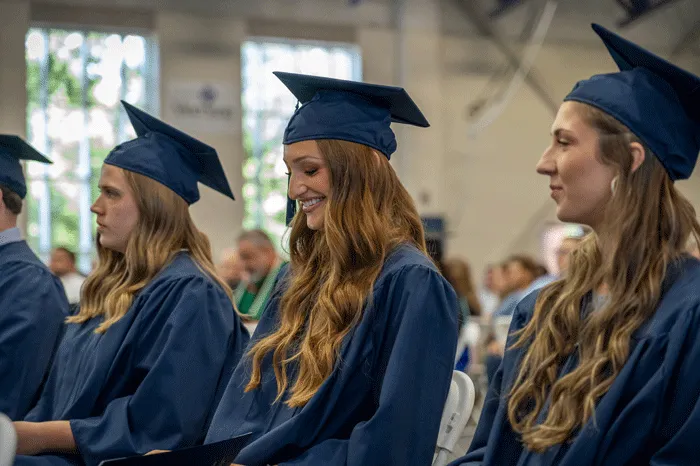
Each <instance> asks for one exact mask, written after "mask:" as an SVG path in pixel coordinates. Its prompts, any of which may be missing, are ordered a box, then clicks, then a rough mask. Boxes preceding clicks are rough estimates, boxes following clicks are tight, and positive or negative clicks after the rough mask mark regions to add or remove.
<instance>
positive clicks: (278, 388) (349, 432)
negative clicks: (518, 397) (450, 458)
mask: <svg viewBox="0 0 700 466" xmlns="http://www.w3.org/2000/svg"><path fill="white" fill-rule="evenodd" d="M275 74H276V75H277V76H278V77H279V78H280V79H281V80H282V81H283V82H284V83H285V85H287V87H288V88H289V89H290V90H291V91H292V93H293V94H294V95H295V96H296V97H297V98H298V99H299V101H300V102H302V103H303V105H302V106H301V107H300V108H299V109H298V110H297V111H296V112H295V114H294V115H293V116H292V118H291V120H290V122H289V125H288V127H287V129H286V131H285V136H284V144H285V145H284V161H285V163H286V165H287V167H288V168H289V173H290V180H289V196H290V198H291V199H293V200H294V201H296V202H298V203H299V204H300V205H301V210H300V211H299V212H297V213H296V215H295V216H294V217H293V220H291V232H290V263H289V266H288V267H286V268H285V269H283V270H282V271H281V272H280V277H279V280H278V286H277V287H276V290H275V292H274V293H273V295H272V296H271V298H270V301H269V303H268V305H267V307H266V309H265V311H264V312H263V315H262V320H261V321H260V323H259V325H258V327H257V329H256V332H255V334H254V336H253V338H252V340H251V345H250V347H249V350H248V352H247V355H246V356H244V358H243V359H242V360H241V362H240V364H239V365H238V367H237V368H236V370H235V372H234V374H233V377H232V378H231V381H230V383H229V386H228V388H227V389H226V392H225V393H224V396H223V398H222V400H221V403H220V404H219V407H218V409H217V411H216V414H215V415H214V419H213V421H212V424H211V427H210V429H209V433H208V434H207V438H206V442H216V441H219V440H223V439H228V438H231V437H234V436H235V435H238V434H243V433H246V432H252V433H253V436H252V441H251V442H250V443H249V444H248V445H247V446H246V447H245V448H244V449H243V451H242V452H241V453H240V454H239V456H238V457H237V459H236V463H238V464H243V465H246V466H253V465H266V464H285V465H286V464H295V465H302V464H303V465H321V464H322V465H331V466H332V465H360V464H361V465H363V466H372V465H382V466H387V465H401V466H407V465H409V466H410V465H416V466H418V465H425V464H429V463H430V462H431V458H432V456H433V452H434V449H435V442H436V440H437V434H438V429H439V426H440V417H441V414H442V408H443V405H444V403H445V399H446V397H447V392H448V390H449V386H450V380H451V373H452V366H453V362H454V353H455V348H456V342H457V318H458V314H459V303H458V301H457V297H456V295H455V293H454V290H453V289H452V287H451V286H450V285H449V284H448V283H447V281H446V280H445V279H444V278H443V277H442V276H441V275H440V273H439V272H438V271H437V268H436V266H435V265H434V264H433V262H432V261H431V260H430V259H429V257H428V256H427V253H426V249H425V240H424V234H423V227H422V224H421V220H420V218H419V216H418V213H417V211H416V208H415V206H414V203H413V201H412V199H411V197H410V196H409V194H408V192H407V191H406V189H405V188H404V187H403V186H402V185H401V182H400V181H399V180H398V177H397V175H396V173H395V172H394V170H393V169H392V167H391V165H390V164H389V156H390V155H391V154H392V153H393V152H394V150H395V149H396V140H395V137H394V133H393V131H392V130H391V128H390V122H391V121H392V120H394V121H401V122H404V123H409V124H414V125H419V126H427V121H425V119H424V117H423V115H422V114H421V113H420V111H419V110H418V108H417V107H416V106H415V104H414V103H413V101H412V100H411V99H410V97H409V96H408V94H406V92H405V91H404V90H403V89H400V88H394V87H389V86H379V85H371V84H364V83H357V82H351V81H342V80H334V79H329V78H320V77H315V76H305V75H296V74H289V73H275Z"/></svg>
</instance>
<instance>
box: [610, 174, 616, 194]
mask: <svg viewBox="0 0 700 466" xmlns="http://www.w3.org/2000/svg"><path fill="white" fill-rule="evenodd" d="M616 189H617V177H615V178H613V179H612V181H610V191H611V192H612V193H613V194H615V190H616Z"/></svg>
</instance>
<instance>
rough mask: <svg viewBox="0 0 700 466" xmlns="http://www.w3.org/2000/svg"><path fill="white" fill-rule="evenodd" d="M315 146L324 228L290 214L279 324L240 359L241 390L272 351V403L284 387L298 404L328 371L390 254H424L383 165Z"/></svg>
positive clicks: (350, 150)
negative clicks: (243, 371)
mask: <svg viewBox="0 0 700 466" xmlns="http://www.w3.org/2000/svg"><path fill="white" fill-rule="evenodd" d="M317 144H318V148H319V151H320V153H321V155H322V157H323V159H324V161H325V163H326V165H327V166H328V169H329V172H330V175H329V176H330V190H331V192H330V195H329V196H328V202H327V206H326V210H325V214H324V215H325V217H324V228H323V230H322V231H313V230H311V229H309V228H308V227H307V225H306V218H305V216H304V214H303V212H297V214H296V216H295V217H294V219H293V221H292V223H291V233H290V273H289V276H288V278H287V282H286V289H285V291H284V293H283V295H282V298H281V302H280V312H279V321H280V322H279V326H278V327H277V330H276V331H274V332H273V333H271V334H270V335H267V336H266V337H264V338H262V339H261V340H260V341H258V342H257V343H255V345H254V346H253V347H252V348H251V350H250V351H249V353H248V355H249V357H250V358H251V363H252V372H251V378H250V381H249V383H248V385H247V386H246V391H250V390H254V389H256V388H257V387H259V386H260V381H261V378H262V369H261V365H262V361H263V358H264V357H265V356H266V355H267V354H269V353H272V365H273V368H274V372H275V378H276V380H277V390H278V395H277V400H276V401H279V400H280V399H281V398H282V396H283V394H284V392H285V390H286V389H287V388H288V386H289V385H290V384H292V387H291V391H290V394H291V396H290V397H289V399H288V400H287V401H286V404H287V405H288V406H290V407H297V406H303V405H305V404H306V403H307V402H308V401H309V400H310V399H311V397H313V395H314V394H315V393H316V391H317V390H318V388H319V387H320V386H321V384H322V383H323V382H324V380H326V378H328V376H329V375H330V374H331V372H332V371H333V367H334V365H335V363H336V360H337V358H338V355H339V351H340V345H341V343H342V341H343V338H344V337H345V336H346V335H347V334H348V332H349V331H350V330H351V329H352V327H353V326H354V325H355V324H356V323H357V322H358V321H359V320H360V318H361V316H362V310H363V308H364V306H365V303H366V300H367V299H368V298H370V294H371V292H372V289H373V286H374V282H375V280H376V279H377V277H378V276H379V273H380V271H381V269H382V266H383V264H384V260H385V259H386V257H387V255H388V254H389V253H390V252H391V250H392V249H394V248H395V247H396V246H397V245H399V244H401V243H409V244H413V245H414V246H416V247H417V248H418V249H420V250H421V251H422V252H423V253H426V250H425V240H424V234H423V225H422V224H421V221H420V217H419V216H418V212H417V211H416V207H415V205H414V203H413V200H412V199H411V197H410V196H409V194H408V192H407V191H406V189H405V188H404V187H403V186H402V185H401V182H400V181H399V179H398V177H397V176H396V173H395V172H394V170H393V168H392V167H391V165H390V164H389V161H388V160H387V159H386V158H385V157H384V156H381V155H378V154H377V153H376V152H375V151H374V150H373V149H371V148H369V147H367V146H364V145H361V144H355V143H352V142H346V141H336V140H319V141H317ZM291 363H295V364H297V365H298V376H297V377H296V380H294V381H291V382H290V380H289V377H288V367H289V365H290V364H291Z"/></svg>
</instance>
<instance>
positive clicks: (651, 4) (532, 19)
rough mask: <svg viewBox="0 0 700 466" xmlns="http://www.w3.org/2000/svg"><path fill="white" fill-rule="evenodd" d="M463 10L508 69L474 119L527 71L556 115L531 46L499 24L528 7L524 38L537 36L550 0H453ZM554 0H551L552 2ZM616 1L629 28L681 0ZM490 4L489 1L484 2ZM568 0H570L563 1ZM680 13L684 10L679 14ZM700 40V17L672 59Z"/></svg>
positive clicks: (478, 104)
mask: <svg viewBox="0 0 700 466" xmlns="http://www.w3.org/2000/svg"><path fill="white" fill-rule="evenodd" d="M452 1H453V2H454V4H455V5H456V6H457V7H458V8H459V11H461V12H462V13H463V16H464V18H465V19H466V20H467V21H468V23H469V25H470V26H472V27H474V28H475V29H476V31H477V32H478V34H479V35H480V36H482V37H485V38H487V39H488V40H489V41H490V42H491V43H492V44H493V45H494V46H495V47H496V48H497V49H498V50H499V51H500V52H501V54H502V55H503V56H504V57H505V58H506V61H507V68H506V69H505V70H504V69H499V70H497V71H495V72H494V73H493V76H492V79H491V81H490V83H489V85H488V86H487V87H489V89H487V90H486V91H485V93H486V94H490V95H491V97H489V98H488V99H484V98H478V99H477V100H475V101H474V102H472V104H470V106H469V108H468V114H469V116H470V117H471V118H478V117H479V116H480V115H481V114H483V113H485V112H488V111H489V107H492V106H502V105H503V102H501V100H502V97H503V94H504V89H507V88H509V87H511V81H514V80H515V79H518V75H519V73H523V72H525V71H526V72H527V74H526V75H525V76H524V78H523V76H520V77H519V78H520V79H524V83H525V84H527V85H528V86H529V87H530V88H531V90H532V91H533V92H534V93H535V95H536V96H537V97H538V98H539V99H540V101H541V102H542V103H543V104H544V105H545V106H546V107H547V108H548V109H549V110H550V112H552V114H553V115H554V114H556V111H557V109H558V107H559V102H558V100H557V99H555V98H553V96H552V95H553V93H552V92H551V91H550V89H548V87H547V85H546V84H545V83H544V81H543V80H542V79H541V78H540V77H539V76H538V74H537V71H536V70H535V69H534V68H532V66H531V63H528V62H527V61H526V60H525V58H526V57H527V47H525V49H524V50H523V51H521V52H518V51H516V50H515V49H514V47H512V46H511V45H509V44H512V43H513V40H512V34H506V33H504V32H501V30H500V28H499V27H498V25H497V24H496V23H497V22H499V21H502V20H503V19H504V17H507V16H509V15H513V13H514V12H515V11H516V10H525V9H526V8H527V10H526V11H521V12H520V13H523V14H524V19H523V16H522V15H521V16H520V18H521V19H520V21H521V22H522V23H524V24H523V25H522V30H521V31H522V32H521V34H520V40H521V41H525V42H527V41H528V40H529V39H528V38H531V37H532V36H533V32H534V31H535V29H536V28H537V26H538V24H539V23H541V22H542V16H543V10H544V9H545V6H546V5H547V4H548V0H488V1H485V2H479V1H476V0H452ZM551 1H552V0H550V2H551ZM608 1H609V2H613V3H614V4H616V5H617V6H618V7H619V8H620V9H622V10H623V12H624V14H625V17H623V18H622V19H620V20H618V21H617V23H616V24H617V27H618V28H620V29H627V28H629V27H633V26H634V27H636V26H638V25H639V23H641V22H644V21H646V20H648V19H649V18H650V17H652V16H653V15H654V14H655V13H657V12H658V11H660V10H662V9H665V8H670V7H671V6H672V4H677V3H679V0H608ZM484 3H486V4H484ZM561 3H566V2H561ZM567 6H568V5H562V6H561V9H563V10H564V11H563V12H562V14H563V15H566V14H567V11H566V7H567ZM679 14H680V13H679ZM699 42H700V18H698V20H697V22H695V24H694V25H693V26H692V27H690V28H689V29H687V31H686V32H685V33H683V34H682V35H681V38H680V39H679V40H678V41H677V42H676V43H675V45H674V46H673V47H672V49H671V50H672V51H671V58H673V57H675V56H677V55H680V54H682V53H685V52H687V51H688V50H690V49H691V47H693V46H695V45H697V44H698V43H699Z"/></svg>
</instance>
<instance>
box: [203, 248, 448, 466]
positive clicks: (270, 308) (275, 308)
mask: <svg viewBox="0 0 700 466" xmlns="http://www.w3.org/2000/svg"><path fill="white" fill-rule="evenodd" d="M282 273H283V274H284V273H286V270H285V271H283V272H282ZM283 276H284V275H283ZM283 287H284V278H282V279H281V280H280V286H278V287H277V289H276V290H275V293H274V294H273V295H272V297H271V299H270V302H269V303H268V305H267V308H266V310H265V312H264V313H263V316H262V319H261V321H260V322H259V324H258V327H257V329H256V332H255V335H254V337H253V338H254V339H256V338H260V337H261V336H262V335H264V334H268V333H270V332H272V331H273V330H274V329H275V328H276V326H277V322H278V318H279V316H278V313H279V303H280V297H281V294H282V288H283ZM370 302H371V304H368V305H367V306H366V307H365V309H364V312H363V314H362V318H361V320H360V322H359V323H358V324H357V325H356V326H355V328H354V329H353V330H352V331H351V332H350V333H349V334H348V336H346V338H345V341H344V342H343V344H342V347H341V355H340V360H339V362H338V364H337V365H336V367H335V369H334V371H333V372H332V374H331V375H330V376H329V378H328V379H327V380H326V381H325V382H324V383H323V385H322V386H321V387H320V388H319V390H318V392H317V393H316V394H315V395H314V396H313V398H312V399H311V400H310V401H309V402H308V403H307V404H306V405H305V406H304V407H301V408H294V409H291V408H289V407H288V406H287V405H286V404H284V403H273V401H274V399H275V397H276V396H277V385H276V381H275V378H274V372H273V370H272V368H271V357H270V356H268V357H267V358H266V359H265V360H264V361H263V381H262V386H261V388H259V389H256V390H253V391H251V392H249V393H244V391H243V389H244V387H245V385H246V384H247V383H248V381H249V379H250V365H249V359H248V358H245V357H244V359H242V360H241V363H240V364H239V365H238V367H237V368H236V370H235V372H234V374H233V376H232V378H231V381H230V383H229V386H228V388H227V390H226V392H225V394H224V396H223V398H222V400H221V403H220V404H219V408H218V409H217V412H216V414H215V416H214V419H213V421H212V424H211V427H210V429H209V433H208V434H207V438H206V441H205V443H210V442H215V441H219V440H223V439H228V438H231V437H234V436H236V435H239V434H242V433H245V432H252V433H253V440H252V442H251V443H250V444H249V445H247V447H246V448H244V449H243V451H242V452H241V453H240V455H239V456H238V457H237V458H236V463H240V464H243V465H245V466H257V465H266V464H275V465H277V464H279V465H320V464H323V465H330V466H335V465H338V466H339V465H349V466H350V465H351V466H355V465H358V466H359V465H362V466H372V465H382V466H388V465H401V466H410V465H420V466H423V465H427V464H430V461H431V458H432V457H433V453H434V449H435V443H436V441H437V435H438V429H439V426H440V418H441V415H442V410H443V406H444V403H445V400H446V398H447V392H448V390H449V387H450V381H451V374H452V366H453V363H454V354H455V351H456V344H457V327H458V325H457V318H458V315H459V312H460V308H459V301H458V300H457V297H456V295H455V293H454V290H453V289H452V287H451V286H450V285H449V284H448V283H447V281H446V280H445V279H443V278H442V276H441V275H440V274H439V273H438V271H437V270H436V268H435V267H434V265H433V264H432V263H431V262H430V261H429V259H428V258H427V257H425V256H424V255H423V254H422V253H420V252H419V251H418V250H417V249H416V248H414V247H412V246H407V245H403V246H399V247H398V248H397V249H396V250H395V251H394V252H393V253H392V254H391V255H390V256H389V257H388V258H387V261H386V263H385V264H384V267H383V270H382V272H381V274H380V275H379V277H378V278H377V281H376V283H375V286H374V291H373V294H372V298H371V301H370ZM251 346H252V342H251ZM287 396H288V394H285V396H284V399H285V400H286V399H287Z"/></svg>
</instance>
